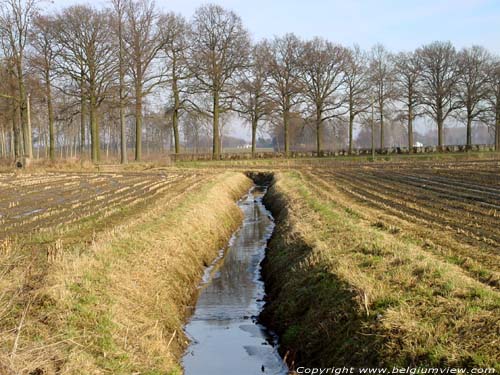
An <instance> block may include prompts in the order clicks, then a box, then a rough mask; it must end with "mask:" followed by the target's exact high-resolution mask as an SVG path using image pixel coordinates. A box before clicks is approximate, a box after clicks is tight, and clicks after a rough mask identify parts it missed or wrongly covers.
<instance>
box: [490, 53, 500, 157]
mask: <svg viewBox="0 0 500 375" xmlns="http://www.w3.org/2000/svg"><path fill="white" fill-rule="evenodd" d="M488 72H489V74H488V75H489V80H488V87H489V96H488V99H489V100H488V101H489V103H490V111H489V113H491V114H493V121H494V124H495V125H494V129H495V150H496V151H500V58H499V57H498V56H496V57H495V58H493V59H492V61H491V63H490V64H489V68H488Z"/></svg>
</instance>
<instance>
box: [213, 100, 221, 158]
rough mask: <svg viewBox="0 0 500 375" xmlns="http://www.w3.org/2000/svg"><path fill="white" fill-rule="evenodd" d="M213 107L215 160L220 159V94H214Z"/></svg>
mask: <svg viewBox="0 0 500 375" xmlns="http://www.w3.org/2000/svg"><path fill="white" fill-rule="evenodd" d="M213 99H214V106H213V115H214V117H213V149H212V157H213V159H214V160H219V159H220V140H219V93H218V92H214V98H213Z"/></svg>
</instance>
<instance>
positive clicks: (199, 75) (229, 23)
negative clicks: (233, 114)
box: [189, 4, 250, 159]
mask: <svg viewBox="0 0 500 375" xmlns="http://www.w3.org/2000/svg"><path fill="white" fill-rule="evenodd" d="M192 29H193V34H192V41H191V49H190V56H189V62H190V68H191V72H192V73H193V76H194V79H195V80H194V81H195V85H194V86H193V88H194V92H195V93H197V94H201V95H204V96H206V97H207V96H208V97H209V98H210V99H209V101H210V103H211V104H210V106H209V109H206V112H207V113H209V114H210V116H211V117H212V128H213V129H212V136H213V147H212V155H213V158H214V159H219V158H220V153H221V144H220V136H219V134H220V131H219V121H220V115H221V113H224V112H227V111H229V110H231V107H232V102H233V97H234V91H235V89H236V77H237V76H238V75H239V74H240V72H241V71H243V70H244V69H245V68H246V67H247V65H248V58H249V53H250V37H249V34H248V32H247V30H246V29H245V28H244V26H243V23H242V21H241V18H240V17H239V16H237V15H236V14H235V13H234V12H232V11H229V10H226V9H224V8H222V7H221V6H218V5H213V4H209V5H203V6H201V7H200V8H198V9H197V10H196V12H195V15H194V18H193V21H192ZM205 103H206V101H205ZM200 108H201V106H200Z"/></svg>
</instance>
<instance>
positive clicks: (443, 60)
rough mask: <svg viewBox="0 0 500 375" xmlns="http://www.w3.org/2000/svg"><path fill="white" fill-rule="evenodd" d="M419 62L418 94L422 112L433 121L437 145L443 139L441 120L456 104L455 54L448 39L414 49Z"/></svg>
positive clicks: (439, 144) (456, 76)
mask: <svg viewBox="0 0 500 375" xmlns="http://www.w3.org/2000/svg"><path fill="white" fill-rule="evenodd" d="M417 54H418V57H419V59H420V63H421V65H422V74H421V77H422V80H421V94H422V104H423V105H424V110H425V112H426V113H427V114H428V115H429V116H431V117H432V118H433V119H434V121H436V124H437V128H438V146H439V148H441V147H442V146H443V142H444V121H445V120H446V118H447V117H448V116H449V115H450V113H452V112H453V111H455V110H456V109H458V108H459V107H460V105H459V103H458V101H457V97H456V91H457V81H458V68H457V54H456V52H455V48H454V47H453V45H452V44H451V43H450V42H434V43H431V44H428V45H426V46H423V47H421V48H419V49H418V50H417Z"/></svg>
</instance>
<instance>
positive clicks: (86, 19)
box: [55, 5, 117, 162]
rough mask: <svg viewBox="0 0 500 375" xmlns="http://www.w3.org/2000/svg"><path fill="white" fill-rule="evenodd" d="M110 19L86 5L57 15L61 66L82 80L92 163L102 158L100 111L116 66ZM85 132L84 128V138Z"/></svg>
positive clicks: (82, 95)
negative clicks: (87, 113) (86, 106)
mask: <svg viewBox="0 0 500 375" xmlns="http://www.w3.org/2000/svg"><path fill="white" fill-rule="evenodd" d="M109 21H110V14H109V13H108V12H107V11H103V10H95V9H93V8H91V7H88V6H83V5H78V6H71V7H69V8H66V9H64V11H63V12H62V13H60V14H59V15H58V16H57V18H56V26H57V30H56V33H55V35H56V41H57V43H58V44H59V45H60V48H61V50H62V52H61V58H60V63H59V69H61V71H62V72H63V73H64V74H66V75H67V76H69V77H70V78H71V79H72V80H73V81H76V82H78V81H80V95H81V102H82V106H81V113H82V117H83V111H84V108H85V104H86V103H88V108H89V115H90V136H91V157H92V161H93V162H98V161H99V160H100V140H99V122H98V110H99V107H100V105H101V103H102V102H103V101H104V99H105V98H106V97H108V96H109V95H110V92H111V91H110V90H111V88H112V87H113V86H114V84H115V81H114V80H115V76H116V69H117V60H116V53H115V44H114V43H113V39H112V38H110V37H111V36H112V35H110V34H109V29H108V25H109ZM82 125H83V123H82ZM84 134H85V133H84V129H82V137H83V140H84Z"/></svg>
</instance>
